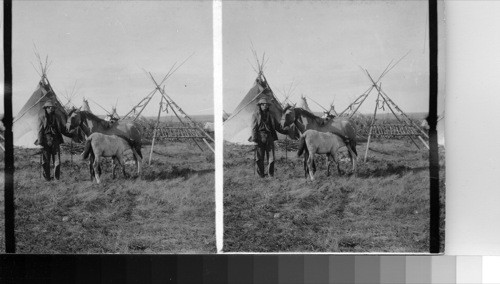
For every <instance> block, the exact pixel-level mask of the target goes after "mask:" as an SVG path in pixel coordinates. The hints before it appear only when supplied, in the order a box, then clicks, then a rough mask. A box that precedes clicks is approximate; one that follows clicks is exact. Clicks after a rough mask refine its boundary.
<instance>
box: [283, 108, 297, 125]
mask: <svg viewBox="0 0 500 284" xmlns="http://www.w3.org/2000/svg"><path fill="white" fill-rule="evenodd" d="M294 122H295V108H294V107H293V106H291V105H287V106H286V107H285V108H284V109H283V115H282V116H281V124H282V125H283V127H287V126H290V125H291V124H293V123H294Z"/></svg>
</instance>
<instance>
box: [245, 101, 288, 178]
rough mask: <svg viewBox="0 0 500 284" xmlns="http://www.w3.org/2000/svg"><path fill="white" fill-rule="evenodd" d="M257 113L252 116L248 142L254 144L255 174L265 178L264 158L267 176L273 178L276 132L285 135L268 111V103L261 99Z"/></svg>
mask: <svg viewBox="0 0 500 284" xmlns="http://www.w3.org/2000/svg"><path fill="white" fill-rule="evenodd" d="M257 107H258V109H257V111H256V112H255V113H254V114H253V116H252V136H251V137H250V141H251V142H254V143H255V144H256V152H257V153H256V155H257V158H256V163H257V173H258V174H259V176H260V177H261V178H263V177H265V176H266V174H265V173H264V158H266V160H267V161H268V171H267V172H268V174H269V176H271V177H273V176H274V141H276V140H278V135H277V134H276V131H278V132H279V133H282V134H287V133H286V132H285V131H286V130H284V129H283V128H282V127H281V125H280V123H279V122H278V121H276V118H274V116H273V114H272V113H271V111H270V110H269V102H268V101H267V100H266V98H261V99H260V100H259V101H258V103H257Z"/></svg>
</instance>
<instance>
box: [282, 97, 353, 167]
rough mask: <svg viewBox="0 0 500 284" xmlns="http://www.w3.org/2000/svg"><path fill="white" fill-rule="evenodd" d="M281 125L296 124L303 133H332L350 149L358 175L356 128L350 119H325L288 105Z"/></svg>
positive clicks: (350, 155)
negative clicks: (310, 131)
mask: <svg viewBox="0 0 500 284" xmlns="http://www.w3.org/2000/svg"><path fill="white" fill-rule="evenodd" d="M281 123H282V126H283V127H287V126H290V125H292V124H294V125H295V126H296V128H297V129H298V130H299V131H300V132H301V133H304V132H305V131H306V130H309V129H313V130H316V131H319V132H330V133H333V134H336V135H338V136H339V137H340V138H342V140H343V142H344V144H345V146H346V147H347V148H348V153H349V157H350V159H351V163H352V169H353V172H354V174H356V172H355V171H356V168H357V166H356V164H357V162H356V160H357V155H358V152H357V151H356V126H355V124H354V122H352V121H351V120H350V119H349V118H347V117H335V118H331V119H323V118H321V117H318V116H316V115H314V114H313V113H311V112H309V111H307V110H305V109H302V108H295V107H293V106H291V105H287V106H286V107H285V109H284V110H283V115H282V117H281Z"/></svg>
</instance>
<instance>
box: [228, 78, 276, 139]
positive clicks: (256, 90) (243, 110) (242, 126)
mask: <svg viewBox="0 0 500 284" xmlns="http://www.w3.org/2000/svg"><path fill="white" fill-rule="evenodd" d="M261 98H266V99H267V101H268V102H269V103H270V106H269V110H270V111H271V112H272V113H273V114H274V115H275V118H276V120H277V121H280V120H281V114H282V113H283V107H282V106H281V104H280V103H279V101H278V100H277V99H276V97H275V96H274V94H273V91H272V90H271V88H270V87H269V85H268V83H267V81H266V79H265V77H264V75H262V73H261V74H259V76H258V77H257V79H255V83H254V85H253V87H252V88H251V89H250V91H248V93H247V95H246V96H245V97H244V98H243V100H242V101H241V102H240V104H239V105H238V106H237V107H236V109H235V110H234V111H233V113H232V114H231V116H229V118H228V119H227V120H226V121H225V122H224V140H226V141H228V142H232V143H238V144H250V142H249V141H248V138H250V136H251V135H252V129H251V128H252V115H253V113H254V112H255V111H257V109H258V108H257V102H258V101H259V100H260V99H261ZM279 135H280V134H279V133H278V136H279Z"/></svg>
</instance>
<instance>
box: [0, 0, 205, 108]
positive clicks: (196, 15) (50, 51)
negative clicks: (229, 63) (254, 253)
mask: <svg viewBox="0 0 500 284" xmlns="http://www.w3.org/2000/svg"><path fill="white" fill-rule="evenodd" d="M12 13H13V27H12V28H13V46H12V49H13V66H12V67H13V80H14V86H13V91H14V98H13V109H14V115H15V114H17V112H18V111H19V110H20V109H21V107H22V106H23V105H24V103H25V102H26V100H27V99H28V98H29V96H31V94H32V93H33V91H34V90H35V88H36V85H37V83H38V81H39V79H40V76H39V75H38V74H37V72H36V71H35V68H33V66H32V63H33V64H35V65H36V66H37V65H38V59H37V58H36V56H35V53H34V45H36V48H37V49H38V51H39V53H40V54H41V55H42V57H45V56H46V55H48V56H49V61H50V62H52V64H51V65H50V68H49V70H48V78H49V80H50V82H51V85H52V87H53V88H54V89H55V91H56V93H57V94H58V96H59V97H60V99H61V100H62V101H63V102H66V100H65V99H64V96H65V95H67V94H71V92H72V90H73V86H74V85H75V82H76V91H77V95H76V97H74V98H73V100H72V102H73V103H74V104H76V105H77V106H80V105H81V103H82V98H83V97H86V98H88V99H89V103H90V107H91V108H92V110H93V111H94V112H96V113H98V114H104V113H105V112H104V110H102V109H100V108H99V107H98V106H97V105H96V104H95V103H94V102H96V103H98V104H100V105H102V106H103V107H105V108H107V109H108V110H109V109H111V107H112V106H114V105H115V104H116V106H117V110H118V113H119V114H122V115H123V114H124V113H126V112H128V111H129V110H130V109H131V108H132V107H133V106H134V105H135V104H137V103H138V102H139V101H140V100H141V99H142V98H144V97H145V96H146V95H147V94H148V93H149V92H150V91H151V90H153V89H154V85H153V83H152V82H151V80H150V79H149V77H148V76H147V75H146V73H145V72H144V71H143V69H145V70H147V71H149V72H151V73H152V74H153V75H154V76H156V77H157V78H160V77H161V78H163V77H164V76H165V75H166V74H167V72H168V70H169V69H170V67H171V66H172V65H173V64H174V63H175V62H177V63H178V64H180V63H181V62H182V61H184V60H185V59H186V58H188V57H189V56H190V55H191V54H192V53H194V55H193V56H192V57H191V58H190V59H189V60H188V61H187V62H186V63H185V64H184V65H183V66H182V67H180V69H178V71H177V72H176V73H175V74H174V75H173V76H172V77H171V78H170V79H169V80H167V82H166V92H167V93H168V94H169V95H171V98H172V99H173V100H174V101H175V102H176V103H177V104H178V105H179V106H180V107H181V108H183V109H184V110H185V111H186V112H187V113H188V114H192V115H197V114H212V113H213V60H212V58H213V56H212V54H213V51H212V3H211V2H210V1H189V2H174V1H109V2H108V1H85V2H83V1H82V2H79V1H67V2H66V1H34V2H31V1H14V3H13V11H12ZM2 58H3V57H2ZM1 72H2V74H1V75H2V78H3V70H2V71H1ZM2 93H3V92H2ZM159 102H160V97H159V96H155V98H154V99H153V100H152V101H151V103H150V105H148V107H147V108H146V109H145V112H144V114H145V115H151V116H156V115H157V112H158V104H159ZM0 107H1V108H2V112H3V100H2V102H1V103H0Z"/></svg>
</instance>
